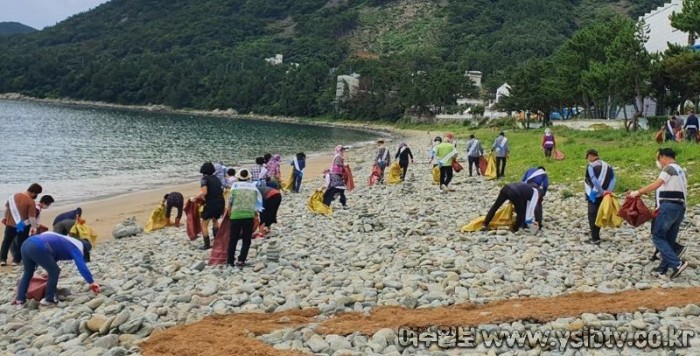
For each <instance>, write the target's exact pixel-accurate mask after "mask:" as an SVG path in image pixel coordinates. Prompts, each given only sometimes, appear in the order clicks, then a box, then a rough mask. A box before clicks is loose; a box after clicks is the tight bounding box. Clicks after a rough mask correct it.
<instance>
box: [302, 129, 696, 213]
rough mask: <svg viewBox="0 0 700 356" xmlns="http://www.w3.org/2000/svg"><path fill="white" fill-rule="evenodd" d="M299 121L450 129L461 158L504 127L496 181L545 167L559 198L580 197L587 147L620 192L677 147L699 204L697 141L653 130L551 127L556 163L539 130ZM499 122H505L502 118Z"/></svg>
mask: <svg viewBox="0 0 700 356" xmlns="http://www.w3.org/2000/svg"><path fill="white" fill-rule="evenodd" d="M304 121H308V122H336V123H352V124H367V125H381V126H388V127H395V128H398V129H405V130H416V131H424V132H426V142H427V141H428V138H429V137H428V136H427V133H428V132H430V136H431V137H433V136H435V135H438V134H440V133H444V132H453V133H455V135H456V137H457V139H458V140H459V146H458V148H459V151H460V155H462V156H464V154H465V150H466V147H465V145H466V140H467V138H468V137H469V135H470V134H475V135H476V136H477V138H479V139H480V140H481V142H482V145H483V146H484V149H487V150H488V149H490V147H491V144H492V143H493V140H494V139H495V138H496V137H497V136H498V133H499V132H500V131H501V130H502V129H503V130H505V131H506V136H507V137H508V143H509V144H510V149H511V153H510V160H508V163H507V166H506V179H504V180H503V181H502V183H501V184H505V183H508V182H514V181H519V180H520V179H521V178H522V174H523V173H524V172H525V170H526V169H527V168H529V167H537V166H544V167H545V168H546V170H547V173H548V174H549V177H550V180H551V182H552V185H553V186H554V187H557V188H559V189H560V190H561V191H562V197H563V198H565V199H566V198H571V197H574V198H576V197H580V198H581V199H583V177H584V173H585V169H586V164H587V162H586V160H585V158H584V155H585V154H586V151H587V150H588V149H590V148H595V149H597V150H598V153H599V154H600V156H601V159H603V160H605V161H606V162H608V163H610V164H611V165H612V166H613V167H614V168H615V174H616V175H617V187H616V188H615V191H616V193H617V194H618V195H620V196H622V195H623V194H624V192H625V191H626V190H633V189H638V188H641V187H643V186H645V185H647V184H649V183H651V182H652V181H654V180H655V179H656V177H658V174H659V170H658V169H657V168H656V164H655V160H656V151H657V150H658V149H659V147H671V148H673V149H674V150H675V151H676V154H677V158H678V163H679V164H680V165H681V167H683V168H684V169H685V170H686V173H687V175H688V195H689V204H690V205H694V204H700V174H697V172H696V171H700V167H698V164H697V162H698V157H700V145H697V144H691V143H687V142H685V141H684V142H680V143H674V142H672V143H668V144H664V145H662V146H659V145H658V144H656V142H655V141H654V134H655V131H654V130H651V131H638V132H625V131H624V130H613V129H604V128H602V127H599V129H598V130H595V131H579V130H573V129H569V128H567V127H561V126H555V127H553V128H552V132H553V133H554V135H555V138H556V140H557V146H558V148H559V149H560V150H562V151H563V152H564V153H565V154H566V159H565V160H563V161H555V160H553V159H547V158H545V157H544V153H543V152H542V149H541V148H540V142H541V140H542V134H543V130H541V129H531V130H524V129H520V128H506V127H503V128H501V127H499V126H494V127H490V128H480V129H472V128H470V127H467V126H464V124H463V123H461V122H458V123H454V124H439V125H430V124H412V123H390V122H385V121H376V122H364V123H362V122H359V121H352V120H337V119H333V118H332V117H322V118H313V119H304ZM504 124H506V125H507V123H505V122H504ZM421 148H424V147H421Z"/></svg>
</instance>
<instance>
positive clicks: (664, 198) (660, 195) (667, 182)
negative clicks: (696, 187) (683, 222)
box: [656, 163, 688, 206]
mask: <svg viewBox="0 0 700 356" xmlns="http://www.w3.org/2000/svg"><path fill="white" fill-rule="evenodd" d="M659 179H661V180H663V181H664V184H663V185H662V186H660V187H659V188H658V189H657V190H656V205H657V206H658V205H659V204H661V203H663V202H679V203H685V200H686V194H687V191H688V182H687V180H686V177H685V172H684V171H683V169H682V168H681V167H680V166H679V165H678V164H676V163H671V164H667V165H666V166H665V167H664V168H663V169H662V170H661V174H659Z"/></svg>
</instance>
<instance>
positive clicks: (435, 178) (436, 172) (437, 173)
mask: <svg viewBox="0 0 700 356" xmlns="http://www.w3.org/2000/svg"><path fill="white" fill-rule="evenodd" d="M438 184H440V167H438V166H435V167H433V185H438Z"/></svg>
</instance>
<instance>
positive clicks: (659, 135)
mask: <svg viewBox="0 0 700 356" xmlns="http://www.w3.org/2000/svg"><path fill="white" fill-rule="evenodd" d="M654 139H655V140H656V143H662V142H664V129H661V130H659V131H658V132H657V133H656V136H655V137H654Z"/></svg>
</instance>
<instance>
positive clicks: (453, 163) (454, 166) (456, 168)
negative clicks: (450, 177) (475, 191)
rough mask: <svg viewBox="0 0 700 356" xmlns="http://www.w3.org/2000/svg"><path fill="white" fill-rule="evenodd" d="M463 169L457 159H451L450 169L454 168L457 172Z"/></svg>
mask: <svg viewBox="0 0 700 356" xmlns="http://www.w3.org/2000/svg"><path fill="white" fill-rule="evenodd" d="M463 169H464V167H462V165H461V164H459V162H457V160H453V161H452V170H454V171H455V173H459V172H461V171H462V170H463Z"/></svg>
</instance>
